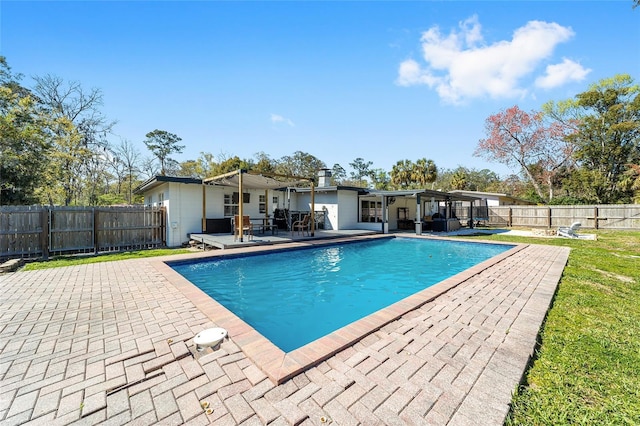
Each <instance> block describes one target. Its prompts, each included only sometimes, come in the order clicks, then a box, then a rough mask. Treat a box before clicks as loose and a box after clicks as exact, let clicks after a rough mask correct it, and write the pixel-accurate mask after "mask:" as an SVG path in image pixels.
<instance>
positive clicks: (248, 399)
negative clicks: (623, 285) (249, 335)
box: [0, 245, 569, 426]
mask: <svg viewBox="0 0 640 426" xmlns="http://www.w3.org/2000/svg"><path fill="white" fill-rule="evenodd" d="M568 254H569V250H568V249H566V248H561V247H550V246H539V245H530V246H526V247H525V248H523V249H522V250H520V251H517V252H515V253H514V254H513V255H511V256H510V257H507V258H506V259H503V260H501V261H500V262H498V263H495V264H494V265H492V266H490V267H488V268H487V269H485V270H483V271H481V272H479V273H477V274H475V275H472V276H470V277H468V278H467V279H466V280H465V281H464V282H462V283H461V284H460V285H458V286H456V287H454V288H452V289H451V290H449V291H448V292H446V293H444V294H442V295H441V296H439V297H437V298H436V299H435V300H433V301H431V302H428V303H426V304H424V305H422V306H421V307H419V308H417V309H415V310H412V311H410V312H408V313H406V314H404V315H403V316H402V317H400V318H398V319H396V320H394V321H391V322H390V323H388V324H386V325H385V326H383V327H382V328H381V329H379V330H378V331H376V332H374V333H372V334H369V335H368V336H367V337H365V338H364V339H362V340H360V341H358V342H357V343H355V344H353V345H351V346H349V347H347V348H346V349H343V350H341V351H339V352H338V353H336V354H335V355H333V356H331V357H330V358H328V359H326V360H324V361H322V362H320V363H319V364H318V365H316V366H314V367H312V368H310V369H308V370H306V371H304V372H302V373H300V374H297V375H295V376H294V377H293V378H292V379H289V380H286V381H285V382H284V383H282V384H280V385H276V384H275V383H274V381H272V380H271V379H270V378H269V377H267V375H266V374H265V372H264V371H263V370H262V369H261V366H260V365H257V364H256V363H254V361H252V359H251V358H249V357H247V356H246V355H245V353H244V352H243V351H242V350H241V348H240V346H239V345H238V344H237V343H236V342H234V336H233V334H231V333H230V334H231V336H230V339H229V340H226V341H225V342H224V343H223V344H222V347H221V348H220V349H219V350H217V351H210V350H209V351H208V352H205V353H203V354H197V353H195V351H194V348H193V342H192V339H193V336H194V335H195V334H196V333H198V332H199V331H201V330H202V329H204V328H209V327H214V326H217V324H216V323H215V319H210V318H209V317H208V316H207V313H206V312H203V311H202V310H201V309H199V308H198V307H197V304H194V303H193V302H192V300H191V299H190V298H189V297H187V296H185V294H184V292H183V291H181V290H180V289H179V288H178V287H177V286H176V285H174V283H173V282H172V280H171V278H170V277H169V278H168V277H167V275H166V274H165V273H163V271H162V269H161V268H158V267H156V266H155V265H156V264H157V260H151V259H149V260H145V259H141V260H130V261H118V262H109V263H96V264H91V265H84V266H75V267H66V268H56V269H48V270H43V271H31V272H16V273H11V274H5V275H1V276H0V292H1V293H0V294H1V306H0V307H1V311H0V350H1V355H0V422H1V424H2V425H13V424H47V425H57V424H72V423H73V424H96V423H104V424H114V425H119V424H136V425H143V424H155V423H158V424H183V423H188V424H209V423H213V424H221V425H224V424H228V425H235V424H247V425H250V424H267V423H268V424H274V425H279V424H287V425H288V424H294V425H298V424H302V425H312V424H315V425H322V424H337V425H350V424H363V425H375V424H379V425H394V424H398V425H400V424H427V425H445V424H450V425H462V426H464V425H478V424H482V425H500V424H502V423H503V422H504V419H505V416H506V414H507V412H508V410H509V403H510V401H511V395H512V393H513V391H514V390H515V389H516V387H517V385H518V383H519V381H520V380H521V378H522V375H523V372H524V370H525V368H526V366H527V363H528V361H529V359H530V357H531V356H532V355H533V351H534V348H535V343H536V337H537V333H538V331H539V328H540V325H541V324H542V321H543V319H544V317H545V314H546V312H547V310H548V308H549V306H550V303H551V301H552V298H553V294H554V292H555V289H556V286H557V284H558V281H559V279H560V276H561V274H562V270H563V268H564V266H565V264H566V261H567V258H568ZM207 404H208V407H206V406H207ZM203 405H205V407H206V408H208V410H206V409H205V408H203Z"/></svg>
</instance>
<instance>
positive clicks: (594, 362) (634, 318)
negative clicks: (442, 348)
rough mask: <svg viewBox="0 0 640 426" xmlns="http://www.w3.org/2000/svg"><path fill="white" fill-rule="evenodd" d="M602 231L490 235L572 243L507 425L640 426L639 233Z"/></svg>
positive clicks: (495, 238) (517, 240)
mask: <svg viewBox="0 0 640 426" xmlns="http://www.w3.org/2000/svg"><path fill="white" fill-rule="evenodd" d="M586 232H587V231H585V233H586ZM589 232H590V231H589ZM597 235H598V240H597V241H586V240H568V239H559V238H544V239H541V238H521V237H508V236H503V235H495V236H492V237H490V238H488V239H490V240H494V241H512V242H526V243H534V244H535V243H539V244H549V245H563V246H568V247H571V249H572V250H571V254H570V256H569V261H568V263H567V266H566V268H565V270H564V273H563V276H562V280H561V281H560V284H559V287H558V291H557V294H556V296H555V299H554V302H553V306H552V308H551V310H550V311H549V313H548V315H547V319H546V321H545V324H544V326H543V329H542V331H541V335H540V347H539V350H538V353H537V358H536V359H535V361H534V363H533V365H532V366H531V368H530V369H529V371H528V372H527V374H526V377H525V379H526V381H525V383H524V384H523V386H521V387H520V389H519V390H518V392H517V394H516V395H515V396H514V398H513V401H512V410H511V413H510V414H509V417H508V419H507V422H506V424H507V425H568V424H572V425H574V424H575V425H640V232H630V231H599V232H597ZM477 238H484V239H487V238H486V237H477Z"/></svg>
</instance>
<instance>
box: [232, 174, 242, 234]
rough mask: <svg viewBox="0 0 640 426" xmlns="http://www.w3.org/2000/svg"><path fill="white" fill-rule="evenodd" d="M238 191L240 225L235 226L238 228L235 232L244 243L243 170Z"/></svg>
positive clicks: (239, 177) (239, 175)
mask: <svg viewBox="0 0 640 426" xmlns="http://www.w3.org/2000/svg"><path fill="white" fill-rule="evenodd" d="M238 191H239V192H240V193H239V194H238V223H236V224H235V226H236V227H237V231H236V230H234V232H238V233H239V234H240V242H243V241H244V240H243V239H242V238H243V235H242V234H243V232H242V228H243V226H242V225H243V222H244V206H243V204H244V197H243V195H244V194H243V193H242V169H239V170H238Z"/></svg>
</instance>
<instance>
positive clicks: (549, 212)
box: [547, 207, 551, 229]
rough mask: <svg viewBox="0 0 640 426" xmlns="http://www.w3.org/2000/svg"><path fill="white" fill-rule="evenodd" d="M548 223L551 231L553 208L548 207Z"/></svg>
mask: <svg viewBox="0 0 640 426" xmlns="http://www.w3.org/2000/svg"><path fill="white" fill-rule="evenodd" d="M547 223H548V226H547V227H548V228H549V229H551V207H548V210H547Z"/></svg>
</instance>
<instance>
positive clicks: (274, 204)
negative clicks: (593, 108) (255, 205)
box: [271, 196, 279, 208]
mask: <svg viewBox="0 0 640 426" xmlns="http://www.w3.org/2000/svg"><path fill="white" fill-rule="evenodd" d="M271 205H272V206H275V207H276V208H277V207H279V206H278V197H277V196H276V197H273V198H272V199H271Z"/></svg>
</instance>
